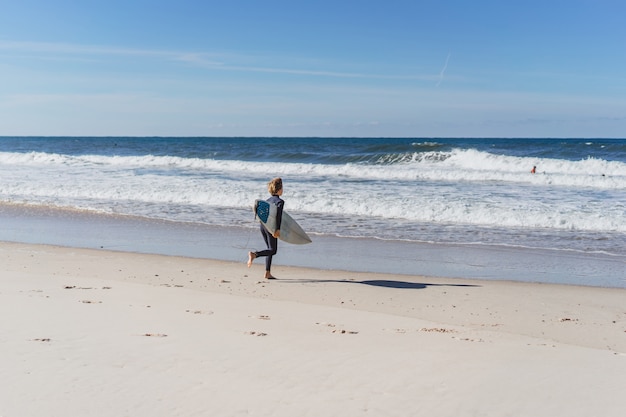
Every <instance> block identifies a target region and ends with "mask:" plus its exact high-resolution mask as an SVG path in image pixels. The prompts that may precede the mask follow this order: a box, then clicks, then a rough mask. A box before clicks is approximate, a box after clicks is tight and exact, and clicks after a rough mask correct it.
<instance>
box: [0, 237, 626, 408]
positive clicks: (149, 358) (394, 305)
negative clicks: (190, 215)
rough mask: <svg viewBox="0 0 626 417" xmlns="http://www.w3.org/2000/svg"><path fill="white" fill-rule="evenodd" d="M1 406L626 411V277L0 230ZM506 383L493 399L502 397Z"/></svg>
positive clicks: (497, 396) (500, 395) (498, 395)
mask: <svg viewBox="0 0 626 417" xmlns="http://www.w3.org/2000/svg"><path fill="white" fill-rule="evenodd" d="M0 261H1V262H2V265H3V276H2V285H0V317H1V318H0V325H1V326H2V328H3V333H2V335H1V336H0V343H1V344H2V346H3V355H2V357H0V377H1V378H3V379H4V380H7V381H8V380H10V381H11V384H9V385H8V386H6V387H5V388H4V389H3V390H2V392H0V415H3V416H14V415H19V416H22V417H31V416H32V417H34V416H39V415H43V414H46V415H84V416H98V417H103V416H111V417H113V416H119V415H133V416H146V417H147V416H151V417H154V416H163V417H166V416H168V417H169V416H173V415H179V416H190V415H247V414H255V415H259V416H285V417H286V416H293V415H306V413H310V414H311V415H313V414H315V415H347V414H349V415H354V416H366V415H371V414H372V413H375V414H376V415H398V416H399V415H415V416H431V415H455V416H471V415H482V416H494V417H496V416H502V415H510V414H515V415H516V416H528V417H531V416H532V417H543V416H545V417H552V416H554V415H555V413H556V414H567V415H568V416H573V417H587V416H589V415H603V416H606V417H618V416H621V415H622V414H623V410H624V408H625V407H626V399H625V398H624V397H623V395H621V391H622V388H623V386H624V382H625V381H626V380H625V379H624V378H625V377H624V375H626V309H625V307H624V306H625V305H626V290H624V289H614V288H598V287H581V286H574V285H553V284H537V283H520V282H510V281H496V280H473V279H471V280H467V279H451V278H433V277H425V276H419V275H414V276H407V275H398V274H396V275H394V274H380V273H363V272H345V271H336V270H320V269H311V268H301V267H289V266H282V265H277V266H276V267H275V271H274V272H275V274H276V276H277V277H278V278H279V279H278V280H275V281H267V280H264V279H262V278H261V277H262V272H263V267H262V265H261V263H258V264H254V265H253V266H252V268H250V269H248V268H247V267H246V266H245V263H243V262H230V261H217V260H209V259H197V258H185V257H180V256H165V255H154V254H141V253H129V252H117V251H109V250H103V249H80V248H67V247H57V246H48V245H34V244H21V243H6V242H4V243H0ZM494 398H497V401H494Z"/></svg>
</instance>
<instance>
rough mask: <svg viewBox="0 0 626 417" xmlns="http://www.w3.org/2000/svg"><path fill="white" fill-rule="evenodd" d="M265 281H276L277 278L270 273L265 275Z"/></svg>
mask: <svg viewBox="0 0 626 417" xmlns="http://www.w3.org/2000/svg"><path fill="white" fill-rule="evenodd" d="M265 279H276V277H275V276H274V275H272V274H270V273H269V272H266V273H265Z"/></svg>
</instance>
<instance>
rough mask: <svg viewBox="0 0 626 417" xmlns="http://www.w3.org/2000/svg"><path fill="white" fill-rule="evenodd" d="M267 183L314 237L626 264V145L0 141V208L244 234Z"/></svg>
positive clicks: (552, 142) (502, 141)
mask: <svg viewBox="0 0 626 417" xmlns="http://www.w3.org/2000/svg"><path fill="white" fill-rule="evenodd" d="M533 167H536V168H535V173H531V170H532V168H533ZM277 176H280V177H282V178H283V182H284V187H285V189H284V195H283V198H284V199H285V201H286V206H285V209H286V210H288V211H289V212H290V213H291V214H292V215H293V217H294V218H296V219H297V220H298V222H299V223H300V224H301V225H302V226H303V227H304V228H305V229H306V230H307V232H308V233H309V234H310V235H311V236H320V237H323V236H338V237H344V238H353V239H354V238H371V239H378V240H386V241H405V242H418V243H419V242H421V243H431V244H454V245H467V246H473V247H475V246H481V245H482V246H485V245H488V246H489V247H519V248H528V249H532V250H553V251H562V252H567V253H598V254H602V255H606V256H613V257H617V258H619V259H623V258H625V257H626V140H624V139H492V138H467V139H442V138H399V139H390V138H374V139H365V138H177V137H154V138H152V137H150V138H148V137H146V138H143V137H141V138H139V137H110V138H109V137H91V138H90V137H85V138H82V137H1V138H0V203H20V204H26V205H30V206H41V207H57V208H69V209H80V210H88V211H91V212H93V213H103V214H119V215H129V216H138V217H141V218H146V219H159V220H168V221H173V222H179V223H185V224H190V223H195V224H205V225H211V226H218V227H231V226H240V227H244V228H253V227H257V226H256V225H254V223H253V221H251V219H252V214H251V207H252V204H253V202H254V200H255V199H257V198H265V197H267V196H268V194H267V190H266V184H267V182H268V181H269V180H270V179H271V178H273V177H277Z"/></svg>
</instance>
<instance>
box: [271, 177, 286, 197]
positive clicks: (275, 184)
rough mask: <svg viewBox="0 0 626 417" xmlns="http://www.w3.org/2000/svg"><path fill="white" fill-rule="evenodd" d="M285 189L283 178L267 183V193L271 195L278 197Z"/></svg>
mask: <svg viewBox="0 0 626 417" xmlns="http://www.w3.org/2000/svg"><path fill="white" fill-rule="evenodd" d="M282 189H283V180H282V178H274V179H273V180H271V181H270V182H268V183H267V191H269V193H270V194H271V195H276V193H278V192H279V191H280V190H282Z"/></svg>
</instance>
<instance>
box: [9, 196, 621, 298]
mask: <svg viewBox="0 0 626 417" xmlns="http://www.w3.org/2000/svg"><path fill="white" fill-rule="evenodd" d="M0 222H1V223H2V224H3V227H2V228H0V241H7V242H18V243H32V244H47V245H57V246H65V247H77V248H91V249H108V250H116V251H124V252H131V253H132V252H137V253H153V254H162V255H170V256H185V257H191V258H199V259H215V260H224V261H232V262H239V261H245V260H246V259H247V253H248V251H250V250H254V249H260V248H262V247H264V244H263V242H262V240H261V237H260V234H259V233H258V224H256V223H254V222H253V221H251V222H250V223H249V224H247V225H233V226H232V227H217V226H209V225H204V224H194V223H182V222H175V221H168V220H151V219H145V218H139V217H132V216H124V215H105V214H97V213H92V212H89V211H78V210H66V209H56V208H47V207H38V206H25V205H18V204H0ZM312 238H313V243H312V244H309V245H289V244H286V243H284V242H280V243H279V253H278V255H277V257H276V258H275V264H276V265H286V266H299V267H306V268H316V269H321V270H344V271H349V272H350V271H351V272H374V273H391V274H402V275H409V276H411V275H423V276H432V277H451V278H468V279H486V280H510V281H517V282H540V283H551V284H566V285H585V286H593V287H609V288H626V278H625V277H624V274H623V271H624V269H625V268H626V259H623V258H621V257H615V256H610V255H603V254H594V253H578V252H576V253H570V252H565V251H557V250H538V249H526V248H514V247H502V246H500V247H494V246H486V245H485V246H469V245H449V244H429V243H417V242H406V241H388V240H377V239H366V238H340V237H333V236H319V235H314V234H312Z"/></svg>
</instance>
